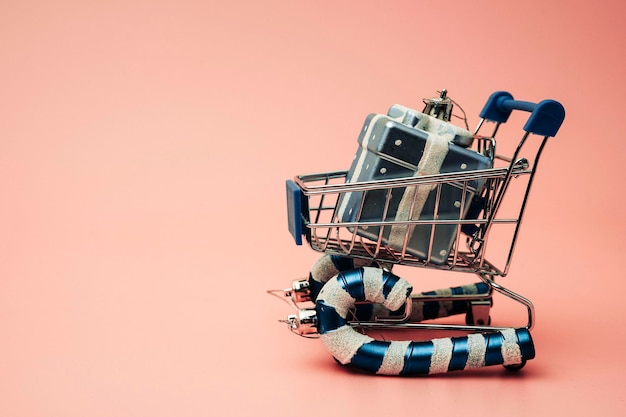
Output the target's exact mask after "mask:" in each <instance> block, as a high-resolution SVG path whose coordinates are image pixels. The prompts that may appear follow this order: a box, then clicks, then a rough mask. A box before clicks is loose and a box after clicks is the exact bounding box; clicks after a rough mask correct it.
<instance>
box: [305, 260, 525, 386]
mask: <svg viewBox="0 0 626 417" xmlns="http://www.w3.org/2000/svg"><path fill="white" fill-rule="evenodd" d="M411 291H412V287H411V285H410V284H409V283H408V282H407V281H405V280H403V279H402V278H400V277H398V276H396V275H394V274H392V273H391V272H388V271H384V270H382V269H379V268H371V267H362V268H357V269H351V270H347V271H344V272H341V273H339V274H338V275H337V276H335V277H334V278H333V279H331V280H329V281H328V282H327V283H326V284H325V285H324V286H323V288H322V289H321V291H320V293H319V295H318V296H317V300H316V303H315V308H316V313H317V328H318V332H319V333H320V338H321V340H322V342H323V343H324V345H325V346H326V348H327V349H328V350H329V351H330V353H331V354H332V355H333V357H334V358H335V359H337V361H339V362H340V363H341V364H343V365H350V366H353V367H355V368H357V369H361V370H364V371H368V372H373V373H377V374H383V375H430V374H437V373H443V372H448V371H454V370H462V369H472V368H480V367H483V366H489V365H505V366H516V365H520V364H522V363H523V362H525V361H526V360H528V359H532V358H533V357H534V356H535V352H534V347H533V342H532V339H531V337H530V333H529V332H528V330H527V329H513V328H510V329H503V330H500V331H497V332H496V331H494V332H492V333H485V334H479V333H476V334H469V335H467V336H463V337H452V338H450V337H449V338H439V339H433V340H428V341H420V342H414V341H379V340H375V339H373V338H371V337H370V336H367V335H364V334H361V333H358V332H357V331H356V330H355V329H354V328H353V327H352V326H350V325H349V324H348V320H347V317H348V314H349V312H350V311H351V310H352V309H354V306H355V303H357V302H363V301H369V302H372V303H380V304H382V305H383V306H384V307H385V308H387V309H389V310H391V311H395V310H398V309H399V308H400V307H401V306H402V305H403V304H404V303H405V302H406V299H407V297H408V296H409V295H410V293H411Z"/></svg>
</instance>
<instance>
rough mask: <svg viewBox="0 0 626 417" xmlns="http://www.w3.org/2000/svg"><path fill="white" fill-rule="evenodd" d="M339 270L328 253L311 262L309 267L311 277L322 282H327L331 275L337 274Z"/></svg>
mask: <svg viewBox="0 0 626 417" xmlns="http://www.w3.org/2000/svg"><path fill="white" fill-rule="evenodd" d="M338 273H339V270H337V268H336V267H335V264H334V263H333V261H332V259H331V258H330V255H324V256H322V257H321V258H319V259H318V260H317V262H315V264H313V267H312V268H311V277H313V279H314V280H315V281H317V282H321V283H322V284H323V283H325V282H328V281H329V280H330V279H331V278H332V277H334V276H335V275H337V274H338Z"/></svg>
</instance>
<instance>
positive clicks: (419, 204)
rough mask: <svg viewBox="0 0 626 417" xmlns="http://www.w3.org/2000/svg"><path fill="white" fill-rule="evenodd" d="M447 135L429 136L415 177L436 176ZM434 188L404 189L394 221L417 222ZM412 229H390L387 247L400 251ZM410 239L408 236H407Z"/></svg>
mask: <svg viewBox="0 0 626 417" xmlns="http://www.w3.org/2000/svg"><path fill="white" fill-rule="evenodd" d="M453 138H454V136H451V135H450V134H449V133H447V134H444V135H441V136H440V135H437V134H429V135H428V139H427V140H426V145H425V146H424V154H423V155H422V158H421V159H420V162H419V164H418V166H417V172H416V173H415V176H419V175H430V174H438V173H439V171H440V170H441V165H442V164H443V160H444V159H445V157H446V155H447V154H448V146H449V142H450V140H451V139H453ZM434 188H435V185H434V184H433V185H422V186H414V187H406V189H405V190H404V194H403V195H402V199H401V200H400V204H399V205H398V210H397V212H396V218H395V220H396V221H403V220H417V219H419V217H420V214H421V213H422V210H423V208H424V204H426V200H427V199H428V195H429V194H430V192H431V191H432V190H433V189H434ZM412 229H413V228H412V227H410V228H409V226H408V225H396V226H392V227H391V231H390V233H389V246H391V247H393V248H394V249H396V250H401V249H402V247H403V246H404V238H405V236H406V234H407V232H408V233H411V232H412ZM409 239H410V236H409Z"/></svg>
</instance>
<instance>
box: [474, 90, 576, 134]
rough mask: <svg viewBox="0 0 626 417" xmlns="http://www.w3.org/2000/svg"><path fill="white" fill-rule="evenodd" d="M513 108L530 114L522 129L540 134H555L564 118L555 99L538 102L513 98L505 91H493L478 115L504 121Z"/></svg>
mask: <svg viewBox="0 0 626 417" xmlns="http://www.w3.org/2000/svg"><path fill="white" fill-rule="evenodd" d="M513 110H523V111H527V112H530V113H531V115H530V117H529V118H528V121H527V122H526V124H525V125H524V130H525V131H526V132H528V133H534V134H536V135H540V136H555V135H556V133H557V132H558V131H559V128H560V127H561V124H562V123H563V120H564V119H565V109H564V108H563V105H561V103H559V102H558V101H555V100H543V101H540V102H539V103H537V104H535V103H531V102H529V101H520V100H514V99H513V96H512V95H511V94H510V93H507V92H506V91H497V92H495V93H493V94H492V95H491V96H490V97H489V100H487V103H486V104H485V107H483V110H482V111H481V112H480V117H481V118H483V119H485V120H491V121H493V122H497V123H505V122H506V121H507V120H508V119H509V116H510V115H511V112H512V111H513Z"/></svg>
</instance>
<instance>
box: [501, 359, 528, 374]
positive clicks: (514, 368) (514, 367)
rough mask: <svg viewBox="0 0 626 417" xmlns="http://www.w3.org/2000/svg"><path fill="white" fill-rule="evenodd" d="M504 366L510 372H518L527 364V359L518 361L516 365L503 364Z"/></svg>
mask: <svg viewBox="0 0 626 417" xmlns="http://www.w3.org/2000/svg"><path fill="white" fill-rule="evenodd" d="M503 366H504V369H506V370H507V371H509V372H518V371H519V370H520V369H522V368H523V367H524V366H526V359H524V360H522V363H518V364H515V365H503Z"/></svg>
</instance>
